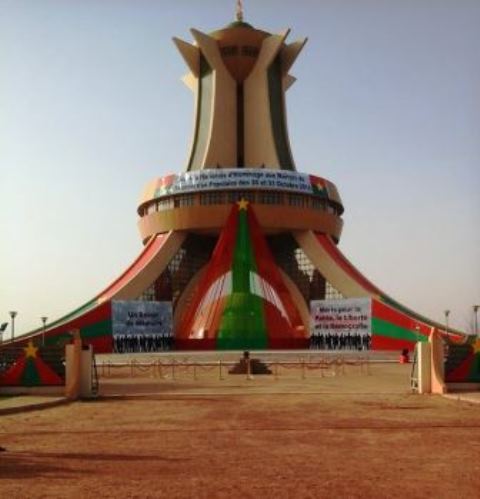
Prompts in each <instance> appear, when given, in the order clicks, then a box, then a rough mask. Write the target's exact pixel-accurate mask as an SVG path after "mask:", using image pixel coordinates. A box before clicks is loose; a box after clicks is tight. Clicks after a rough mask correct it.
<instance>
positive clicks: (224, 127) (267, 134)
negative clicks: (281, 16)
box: [173, 14, 307, 170]
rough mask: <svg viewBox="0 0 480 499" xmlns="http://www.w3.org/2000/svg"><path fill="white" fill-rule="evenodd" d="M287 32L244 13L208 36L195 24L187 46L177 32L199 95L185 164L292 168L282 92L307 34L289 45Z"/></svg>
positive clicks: (188, 78) (196, 167) (190, 82)
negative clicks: (259, 25)
mask: <svg viewBox="0 0 480 499" xmlns="http://www.w3.org/2000/svg"><path fill="white" fill-rule="evenodd" d="M289 31H290V30H286V31H284V32H283V33H280V34H276V35H275V34H271V33H267V32H265V31H261V30H258V29H255V28H254V27H253V26H251V25H250V24H247V23H245V22H243V14H242V16H240V17H239V16H238V15H237V20H236V21H235V22H233V23H231V24H230V25H228V26H226V27H225V28H223V29H220V30H217V31H214V32H213V33H210V34H205V33H202V32H200V31H198V30H196V29H191V33H192V35H193V37H194V39H195V43H194V44H190V43H187V42H184V41H183V40H180V39H178V38H174V39H173V40H174V42H175V44H176V46H177V48H178V50H179V51H180V53H181V54H182V56H183V58H184V59H185V62H186V63H187V66H188V67H189V69H190V72H189V73H188V74H187V75H186V76H185V77H184V78H183V80H184V82H185V83H186V84H187V86H188V87H189V88H191V89H192V90H193V92H194V93H195V96H196V107H195V109H196V111H195V129H194V133H193V140H192V147H191V152H190V157H189V160H188V165H187V170H201V169H204V168H236V167H239V168H242V167H246V168H262V167H263V168H273V169H283V170H295V163H294V161H293V157H292V153H291V150H290V144H289V139H288V131H287V123H286V110H285V91H286V90H287V89H288V88H289V87H290V85H291V84H292V83H293V82H294V81H295V78H294V77H293V76H291V75H290V74H289V70H290V68H291V66H292V64H293V63H294V61H295V59H296V58H297V56H298V54H299V53H300V51H301V50H302V48H303V46H304V45H305V42H306V41H307V39H306V38H305V39H303V40H299V41H297V42H294V43H291V44H289V45H287V44H286V43H285V39H286V37H287V35H288V33H289Z"/></svg>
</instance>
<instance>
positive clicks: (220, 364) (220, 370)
mask: <svg viewBox="0 0 480 499" xmlns="http://www.w3.org/2000/svg"><path fill="white" fill-rule="evenodd" d="M218 379H219V380H220V381H222V380H223V373H222V361H221V360H219V361H218Z"/></svg>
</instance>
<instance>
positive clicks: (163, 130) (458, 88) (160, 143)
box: [0, 0, 480, 334]
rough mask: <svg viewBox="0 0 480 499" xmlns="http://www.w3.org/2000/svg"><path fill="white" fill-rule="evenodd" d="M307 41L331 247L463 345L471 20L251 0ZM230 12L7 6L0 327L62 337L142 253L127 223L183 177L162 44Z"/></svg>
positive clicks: (466, 14) (16, 0)
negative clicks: (332, 216)
mask: <svg viewBox="0 0 480 499" xmlns="http://www.w3.org/2000/svg"><path fill="white" fill-rule="evenodd" d="M244 4H245V20H246V21H247V22H250V23H251V24H253V25H254V26H256V27H258V28H262V29H265V30H267V31H271V32H279V31H281V30H283V29H284V28H286V27H290V28H291V29H292V32H291V34H290V37H289V40H291V41H293V40H295V39H296V38H300V37H303V36H308V37H309V41H308V43H307V45H306V46H305V48H304V51H303V53H302V54H301V56H300V57H299V59H298V60H297V62H296V63H295V65H294V66H293V68H292V70H291V73H292V74H293V75H294V76H296V77H297V79H298V80H297V82H296V83H295V85H294V86H293V87H292V88H291V89H290V90H289V91H288V93H287V105H288V124H289V130H290V139H291V144H292V150H293V154H294V157H295V159H296V164H297V169H298V170H299V171H301V172H305V173H312V174H315V175H319V176H323V177H326V178H328V179H330V180H331V181H333V182H334V183H335V184H336V185H337V187H338V189H339V191H340V194H341V196H342V199H343V202H344V205H345V214H344V222H345V225H344V232H343V235H342V239H341V241H340V248H341V249H342V251H343V252H344V253H345V254H346V255H347V257H348V258H349V259H350V260H351V261H352V262H353V263H354V265H356V266H357V267H358V268H359V270H361V271H362V272H363V273H364V274H365V275H366V276H367V277H368V278H369V279H370V280H372V281H373V282H374V283H375V284H376V285H377V286H378V287H380V288H381V289H383V290H384V291H385V292H386V293H388V294H389V295H390V296H392V297H393V298H395V299H397V300H398V301H400V302H402V303H403V304H404V305H407V306H409V307H411V308H414V309H415V310H417V311H418V312H420V313H422V314H425V315H427V316H429V317H431V318H432V319H435V320H438V321H443V320H444V319H443V318H444V315H443V311H444V310H445V309H450V310H451V315H450V317H451V324H453V325H455V326H457V327H459V328H462V329H466V328H468V327H469V324H471V319H472V312H471V311H472V305H473V304H480V230H479V227H480V221H479V218H480V216H479V215H480V195H479V193H480V140H479V139H480V50H479V47H480V1H479V0H330V1H329V0H311V1H308V0H296V1H295V2H293V1H283V0H257V1H253V0H245V1H244ZM234 11H235V1H234V0H202V1H197V0H195V1H194V0H190V1H187V0H176V1H173V0H172V1H163V0H162V1H155V0H123V1H122V0H82V1H79V0H70V1H69V0H42V1H39V0H0V173H1V176H0V227H1V259H0V322H3V321H7V320H9V317H8V311H9V310H17V311H18V312H19V315H18V317H17V320H16V328H15V329H16V333H17V334H20V333H23V332H26V331H28V330H29V329H31V328H33V327H38V326H39V325H40V317H41V316H42V315H46V316H48V317H49V318H50V319H52V320H53V319H56V318H58V317H60V316H61V315H63V314H65V313H67V312H69V311H70V310H72V309H73V308H75V307H77V306H79V305H81V304H82V303H84V302H85V301H87V300H88V299H90V298H91V297H93V296H94V295H95V294H96V293H97V292H98V291H100V290H101V289H103V288H104V287H105V286H106V285H107V284H109V282H110V281H111V280H113V279H114V278H115V277H117V276H118V275H119V274H120V273H121V272H122V271H123V270H124V269H125V267H126V266H127V265H129V264H130V263H131V261H132V260H133V259H134V258H135V256H136V255H137V254H138V253H139V252H140V251H141V248H142V245H141V241H140V237H139V234H138V231H137V227H136V221H137V215H136V205H137V200H138V197H139V195H140V192H141V190H142V188H143V186H144V184H145V183H146V182H147V181H149V180H150V179H152V178H154V177H157V176H163V175H165V174H167V173H172V172H179V171H181V170H183V169H184V166H185V160H186V157H187V153H188V146H189V143H190V135H191V132H192V124H193V121H192V120H193V105H194V102H193V98H192V94H191V93H190V92H189V90H188V89H187V88H186V87H184V86H183V84H182V83H181V82H180V77H181V76H182V75H183V74H184V73H185V72H186V67H185V66H184V64H183V60H182V58H181V57H180V55H179V54H178V53H177V52H176V49H175V47H174V45H173V43H172V42H171V37H172V36H179V37H181V38H184V39H186V40H188V41H191V35H190V33H189V31H188V30H189V28H190V27H196V28H198V29H200V30H202V31H206V32H208V31H211V30H213V29H216V28H220V27H222V26H224V25H226V24H227V23H229V22H230V21H231V20H233V15H234Z"/></svg>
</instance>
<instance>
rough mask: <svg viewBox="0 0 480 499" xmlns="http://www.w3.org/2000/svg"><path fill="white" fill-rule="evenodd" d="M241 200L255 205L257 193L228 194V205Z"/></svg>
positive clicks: (233, 192)
mask: <svg viewBox="0 0 480 499" xmlns="http://www.w3.org/2000/svg"><path fill="white" fill-rule="evenodd" d="M240 199H246V200H247V201H249V202H250V203H255V193H254V192H248V191H232V192H229V193H228V203H236V202H237V201H240Z"/></svg>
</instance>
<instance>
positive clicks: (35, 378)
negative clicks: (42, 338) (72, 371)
mask: <svg viewBox="0 0 480 499" xmlns="http://www.w3.org/2000/svg"><path fill="white" fill-rule="evenodd" d="M38 350H39V348H38V347H36V346H35V345H34V344H33V342H32V341H30V342H29V343H28V345H27V346H26V347H25V348H23V353H21V354H20V356H19V357H18V359H17V360H16V361H15V362H14V363H13V364H12V366H10V368H9V369H8V370H7V371H6V372H5V373H3V374H2V375H1V376H0V385H6V386H45V385H62V384H63V379H62V378H61V377H60V376H59V375H58V374H57V373H56V372H55V371H54V370H53V369H52V368H51V367H50V366H48V364H46V363H45V362H44V361H43V359H42V358H41V357H40V355H39V354H38Z"/></svg>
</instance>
